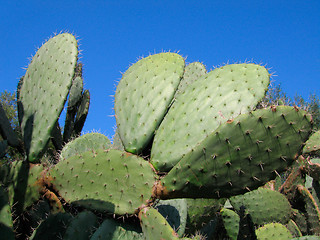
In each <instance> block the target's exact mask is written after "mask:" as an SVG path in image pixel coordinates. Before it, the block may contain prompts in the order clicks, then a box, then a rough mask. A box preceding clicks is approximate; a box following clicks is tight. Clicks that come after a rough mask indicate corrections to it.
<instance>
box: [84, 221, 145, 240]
mask: <svg viewBox="0 0 320 240" xmlns="http://www.w3.org/2000/svg"><path fill="white" fill-rule="evenodd" d="M102 239H108V240H142V239H144V238H143V234H142V232H141V228H138V227H136V226H134V225H129V224H120V223H118V222H116V221H115V220H113V219H106V220H104V221H103V223H102V224H101V225H100V227H99V228H98V229H97V230H96V231H95V232H94V234H93V235H92V236H91V238H90V240H102Z"/></svg>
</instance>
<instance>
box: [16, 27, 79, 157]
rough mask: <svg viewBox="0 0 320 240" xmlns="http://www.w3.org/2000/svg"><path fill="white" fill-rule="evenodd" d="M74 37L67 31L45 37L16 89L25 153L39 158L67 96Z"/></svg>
mask: <svg viewBox="0 0 320 240" xmlns="http://www.w3.org/2000/svg"><path fill="white" fill-rule="evenodd" d="M77 56H78V47H77V41H76V39H75V38H74V36H73V35H71V34H67V33H64V34H59V35H57V36H55V37H53V38H51V39H50V40H48V41H47V42H46V43H45V44H43V45H42V47H41V48H40V49H39V50H38V51H37V53H36V54H35V56H34V57H33V59H32V61H31V63H30V65H29V67H28V69H27V72H26V74H25V76H24V79H23V83H22V86H21V89H20V96H19V97H20V98H19V101H20V103H21V108H22V111H23V118H22V123H21V130H22V133H23V136H24V142H25V147H26V150H27V157H28V160H29V161H30V162H36V161H39V157H40V156H41V153H42V152H43V150H44V148H45V146H46V145H47V143H48V141H49V139H50V136H51V131H52V129H53V127H54V125H55V123H56V122H57V120H58V118H59V116H60V113H61V111H62V109H63V106H64V104H65V101H66V99H67V96H68V93H69V88H70V86H71V82H72V78H73V75H74V68H75V66H76V63H77Z"/></svg>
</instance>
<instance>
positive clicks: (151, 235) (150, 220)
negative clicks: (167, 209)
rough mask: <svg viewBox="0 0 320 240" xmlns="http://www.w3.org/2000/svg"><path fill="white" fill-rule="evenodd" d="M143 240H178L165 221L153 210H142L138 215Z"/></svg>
mask: <svg viewBox="0 0 320 240" xmlns="http://www.w3.org/2000/svg"><path fill="white" fill-rule="evenodd" d="M139 218H140V222H141V228H142V231H143V234H144V237H145V239H147V240H149V239H170V240H174V239H179V237H178V235H177V233H176V232H175V231H174V230H173V229H172V227H171V226H170V224H169V223H168V222H167V220H166V219H165V218H164V217H163V216H162V215H161V214H160V213H159V212H158V211H157V210H156V209H153V208H143V209H142V210H141V211H140V213H139Z"/></svg>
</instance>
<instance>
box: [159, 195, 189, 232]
mask: <svg viewBox="0 0 320 240" xmlns="http://www.w3.org/2000/svg"><path fill="white" fill-rule="evenodd" d="M154 208H155V209H157V210H158V212H159V213H160V214H161V215H162V216H163V217H164V218H165V219H166V220H167V221H168V223H169V224H170V226H171V227H172V228H173V230H174V231H175V232H176V233H177V234H178V235H179V237H182V236H183V235H184V232H185V229H186V223H187V215H188V206H187V200H186V199H185V198H182V199H170V200H160V201H159V203H157V205H156V206H155V207H154Z"/></svg>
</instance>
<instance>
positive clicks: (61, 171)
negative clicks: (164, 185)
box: [47, 149, 155, 215]
mask: <svg viewBox="0 0 320 240" xmlns="http://www.w3.org/2000/svg"><path fill="white" fill-rule="evenodd" d="M47 181H48V185H51V184H52V186H53V188H54V189H55V190H56V191H57V192H58V194H59V195H60V196H61V197H62V198H63V199H64V200H65V201H66V202H67V203H71V204H75V205H79V206H83V207H85V208H88V209H92V210H97V211H103V212H104V211H106V212H108V213H115V214H119V215H120V214H121V215H122V214H133V213H134V212H136V211H137V210H138V208H139V207H141V206H142V205H144V204H147V203H148V201H149V199H150V198H151V195H152V187H153V184H154V182H155V174H154V172H153V170H152V168H151V167H150V165H149V163H148V162H147V161H145V160H143V159H142V158H139V157H138V156H135V155H132V154H128V153H126V152H121V151H118V150H113V149H112V150H96V151H88V152H84V153H81V154H80V155H79V156H72V157H70V158H68V159H66V160H64V161H60V162H59V163H58V164H57V165H55V166H54V167H53V168H52V169H51V170H50V172H49V174H48V178H47Z"/></svg>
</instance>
